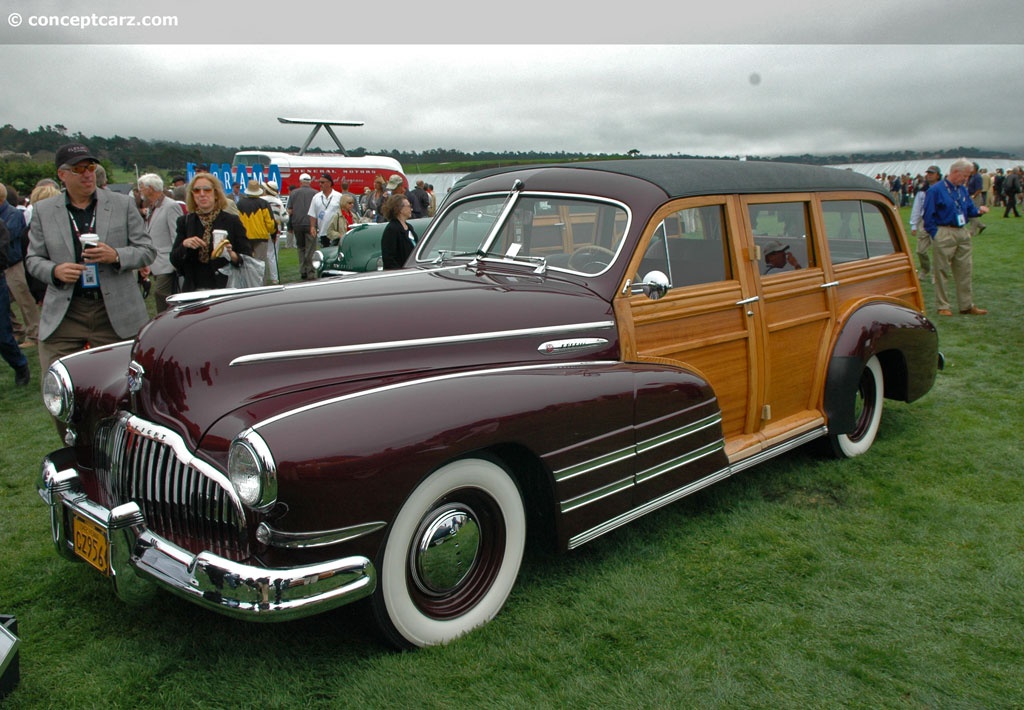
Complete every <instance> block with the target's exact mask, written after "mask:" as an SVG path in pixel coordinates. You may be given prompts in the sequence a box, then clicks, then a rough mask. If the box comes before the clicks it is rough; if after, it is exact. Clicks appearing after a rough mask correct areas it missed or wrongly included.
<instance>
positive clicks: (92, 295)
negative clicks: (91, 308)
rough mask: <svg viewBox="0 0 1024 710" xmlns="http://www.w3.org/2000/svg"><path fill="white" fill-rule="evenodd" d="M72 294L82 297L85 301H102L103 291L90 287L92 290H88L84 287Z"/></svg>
mask: <svg viewBox="0 0 1024 710" xmlns="http://www.w3.org/2000/svg"><path fill="white" fill-rule="evenodd" d="M74 295H75V298H84V299H86V300H87V301H102V300H103V293H102V292H101V291H100V290H99V289H98V288H97V289H92V290H89V291H86V290H85V289H82V290H81V291H75V294H74Z"/></svg>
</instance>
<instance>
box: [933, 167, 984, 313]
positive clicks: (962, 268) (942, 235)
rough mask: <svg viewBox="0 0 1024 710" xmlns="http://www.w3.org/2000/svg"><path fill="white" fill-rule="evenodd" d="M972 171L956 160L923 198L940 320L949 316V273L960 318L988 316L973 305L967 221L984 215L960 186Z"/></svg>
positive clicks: (982, 209) (965, 189)
mask: <svg viewBox="0 0 1024 710" xmlns="http://www.w3.org/2000/svg"><path fill="white" fill-rule="evenodd" d="M973 169H974V164H973V163H971V161H969V160H965V159H963V158H960V159H959V160H956V161H954V162H953V164H952V165H951V166H950V167H949V174H948V175H946V177H945V178H944V179H943V180H939V181H938V182H937V183H935V184H934V185H932V186H931V187H930V188H928V192H927V193H925V198H924V230H925V231H926V232H928V234H929V236H931V238H932V260H933V261H934V262H935V263H934V267H933V273H934V274H935V306H936V308H937V309H938V314H939V315H940V316H951V315H953V311H952V309H951V308H950V302H949V296H948V294H947V288H948V285H949V277H950V274H951V273H952V276H953V281H954V283H955V284H956V300H957V305H958V306H959V309H960V313H961V314H963V315H971V316H983V315H985V314H986V313H988V311H987V310H985V309H984V308H978V306H976V305H975V303H974V293H973V286H972V283H971V279H972V275H971V270H972V268H973V266H972V261H971V236H972V235H971V229H970V228H969V226H968V223H969V222H970V220H971V219H972V218H974V217H977V216H979V215H983V214H985V213H986V212H988V207H986V206H982V207H978V206H977V205H975V204H974V201H973V200H971V196H970V195H969V194H968V193H967V188H966V187H964V183H966V182H967V178H968V177H969V176H970V174H971V171H972V170H973Z"/></svg>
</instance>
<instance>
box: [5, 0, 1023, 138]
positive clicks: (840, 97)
mask: <svg viewBox="0 0 1024 710" xmlns="http://www.w3.org/2000/svg"><path fill="white" fill-rule="evenodd" d="M19 2H21V0H14V5H15V6H16V5H18V3H19ZM78 4H79V3H76V5H78ZM94 4H95V5H97V7H92V6H90V12H92V13H94V14H95V13H101V15H100V16H101V17H103V15H102V13H105V12H109V13H116V12H130V13H133V14H136V15H137V13H139V12H141V11H143V10H141V9H140V7H141V6H140V4H139V3H134V2H124V1H123V0H98V1H97V2H96V3H94ZM846 4H848V3H846ZM58 5H64V6H67V5H68V3H58V2H55V1H54V0H49V1H46V0H37V2H35V3H33V4H29V3H28V2H27V0H26V1H25V3H24V7H23V8H18V7H12V8H11V10H12V11H13V12H11V14H9V15H8V17H7V18H6V19H7V21H6V22H4V23H3V24H2V26H0V44H2V46H0V60H2V61H3V66H4V67H5V68H6V69H7V70H8V81H7V82H6V84H7V87H8V91H6V92H5V98H4V100H3V104H2V106H3V109H2V110H0V122H2V123H10V124H13V125H14V126H16V127H17V128H27V129H29V130H32V129H34V128H36V127H37V126H40V125H55V124H63V125H64V126H66V127H67V128H68V129H69V131H70V132H72V133H76V132H79V131H80V132H82V133H84V134H85V135H87V136H89V135H102V136H111V135H114V134H118V135H122V136H137V137H140V138H145V139H168V140H178V141H182V142H201V143H219V144H224V145H242V144H245V145H285V146H287V145H301V143H302V142H303V140H304V139H305V137H306V134H307V132H308V129H307V128H306V127H304V126H285V125H282V124H280V123H278V121H277V117H278V116H286V117H300V118H330V119H352V120H360V121H364V122H365V126H363V127H359V128H340V129H337V130H338V133H339V137H340V138H341V140H342V141H343V142H344V143H345V145H346V146H347V147H353V148H354V147H360V146H361V147H365V148H367V149H370V150H377V149H387V148H397V149H400V150H414V151H423V150H429V149H431V148H455V149H459V150H463V151H467V152H474V151H484V150H495V151H504V150H513V151H514V150H523V151H531V150H538V151H567V152H589V153H616V152H625V151H628V150H630V149H634V148H635V149H637V150H639V151H640V152H641V153H645V154H650V153H659V154H676V153H679V154H699V155H765V156H770V155H779V154H803V153H813V154H834V153H850V152H858V151H884V150H901V149H909V150H926V151H927V150H940V149H947V148H956V147H958V146H972V147H978V148H986V149H1007V150H1012V151H1015V152H1016V153H1017V154H1018V155H1024V132H1022V118H1024V45H1022V44H1020V39H1019V38H1020V37H1022V36H1024V32H1022V31H1021V27H1022V23H1021V21H1020V20H1017V21H1016V22H1015V24H1016V26H1015V27H1014V26H1013V24H1014V23H1013V22H1010V23H1007V22H1006V21H1005V18H1011V17H1013V16H1015V15H1016V16H1022V14H1021V13H1020V11H1019V5H1018V4H1017V2H1016V1H1014V2H1011V1H1010V0H993V1H992V2H977V3H966V2H963V1H962V0H952V1H951V0H933V1H932V2H930V3H903V4H894V3H890V2H881V1H880V0H863V2H861V3H859V4H858V5H857V7H856V8H854V9H850V8H848V7H845V6H844V5H845V4H844V3H836V2H832V1H831V0H819V1H818V2H810V1H809V0H790V1H789V2H787V3H785V4H784V5H783V4H782V3H778V7H774V6H773V4H772V3H756V4H754V3H751V4H749V7H744V4H743V3H738V4H737V3H721V4H720V5H721V8H718V7H712V8H702V9H701V10H699V11H696V13H695V11H693V10H690V9H687V8H686V7H685V6H686V3H682V4H679V6H678V7H677V8H676V9H673V10H667V11H666V10H664V9H662V8H661V4H660V3H650V4H649V3H648V0H638V1H635V2H625V3H613V4H611V5H608V6H607V8H606V9H605V10H599V9H598V6H597V5H595V4H593V3H580V2H563V3H562V4H558V5H557V6H556V5H555V4H554V3H551V2H547V3H542V2H538V1H537V0H524V1H522V2H520V3H516V4H513V5H503V4H494V5H491V6H486V7H487V8H488V9H486V10H485V9H484V8H485V6H484V5H482V4H477V3H468V2H463V0H456V1H454V2H451V3H447V4H440V5H439V4H438V3H434V4H432V5H429V6H427V5H423V6H422V7H424V8H426V7H431V8H435V9H434V11H433V12H432V13H431V14H429V15H426V14H425V15H424V17H423V18H421V20H420V21H418V22H417V21H414V13H413V12H412V11H411V10H410V8H416V7H420V6H418V5H413V4H408V5H402V6H401V7H397V6H390V5H383V6H380V7H379V9H378V10H377V11H375V14H376V19H375V20H374V22H372V23H368V22H366V21H365V20H364V19H361V18H362V16H363V15H365V12H364V11H363V10H359V9H357V6H356V5H351V4H346V5H347V7H348V8H349V9H348V10H343V9H342V4H338V5H332V6H331V7H327V6H326V5H325V6H324V7H318V6H317V5H316V4H315V3H305V4H303V5H302V7H304V8H308V9H307V10H306V11H305V18H304V20H302V21H301V22H300V21H298V19H296V18H293V19H288V18H287V17H286V16H287V15H289V13H290V12H291V10H290V9H289V6H287V5H285V4H282V3H275V4H274V5H273V6H270V5H267V6H266V8H265V9H263V10H262V11H259V10H258V8H260V4H259V3H256V4H253V3H251V2H250V3H246V4H244V5H243V4H235V3H230V7H225V8H224V9H214V10H211V9H209V7H208V4H207V3H196V2H194V1H193V0H179V2H175V3H166V4H161V5H159V6H146V8H145V10H144V11H146V12H159V13H163V12H165V11H168V10H169V11H171V12H174V13H177V15H176V18H177V19H176V20H175V21H176V22H177V23H178V24H177V26H176V27H175V28H173V29H162V30H146V31H140V30H128V29H124V28H116V29H112V28H96V27H93V28H88V29H82V28H79V27H71V26H67V27H60V26H55V25H54V24H53V23H54V20H53V19H46V20H43V21H42V22H44V23H49V26H48V27H45V28H40V27H39V26H38V25H39V24H40V20H39V19H38V17H48V18H52V16H55V13H57V12H68V10H67V9H66V7H65V8H64V9H61V10H56V9H54V8H56V7H57V6H58ZM228 5H229V4H227V3H225V6H228ZM99 6H103V7H102V8H101V7H99ZM904 6H907V7H904ZM909 6H913V7H909ZM783 7H784V8H785V10H783V9H781V8H783ZM47 8H49V9H47ZM201 8H202V9H201ZM243 8H244V9H243ZM331 8H333V9H331ZM445 8H449V12H448V13H447V14H446V13H445ZM925 8H928V10H927V12H923V15H926V16H923V17H916V16H915V13H917V14H918V15H921V14H922V11H923V10H924V9H925ZM79 12H81V10H79ZM14 14H17V15H18V17H17V18H15V19H13V20H12V15H14ZM32 18H36V19H35V20H34V25H35V26H32V27H30V21H31V20H32ZM93 21H94V22H95V19H94V20H93ZM19 23H20V24H19ZM378 39H380V40H383V41H386V42H388V43H377V40H378ZM297 40H303V41H304V42H305V43H304V44H301V45H299V44H286V43H288V42H295V41H297ZM467 40H469V41H482V40H487V41H495V42H498V44H490V45H478V44H465V43H464V42H466V41H467ZM140 42H158V44H155V45H152V46H144V45H142V44H140ZM240 42H246V44H242V43H240ZM557 42H561V43H557ZM680 42H685V43H684V44H681V43H680ZM19 43H20V44H19ZM69 43H70V44H69ZM314 145H320V146H322V147H325V148H327V147H330V146H331V145H332V143H331V141H330V139H329V138H328V137H326V136H323V137H322V138H321V139H318V140H317V141H316V143H314ZM0 148H2V146H0Z"/></svg>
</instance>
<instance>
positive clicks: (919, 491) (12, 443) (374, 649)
mask: <svg viewBox="0 0 1024 710" xmlns="http://www.w3.org/2000/svg"><path fill="white" fill-rule="evenodd" d="M906 212H907V210H904V215H906ZM1001 214H1002V211H1001V210H999V211H998V214H997V215H993V216H989V217H987V218H986V219H985V221H986V222H987V224H988V225H989V226H988V229H987V230H986V231H985V233H984V234H983V235H981V236H980V237H978V238H977V241H976V245H975V252H974V253H975V277H974V284H975V297H976V300H977V303H978V304H979V305H980V306H983V307H986V308H988V309H989V310H990V314H989V315H988V316H985V317H961V316H957V317H953V318H942V319H939V318H938V317H937V316H934V313H935V309H934V302H933V297H932V291H931V286H930V284H927V283H926V284H925V290H926V295H927V303H928V312H929V315H931V316H933V317H934V319H935V320H936V324H937V327H938V328H939V334H940V347H941V349H942V350H943V352H944V353H945V355H946V358H947V367H946V369H945V371H943V372H942V373H940V374H939V378H938V382H937V384H936V386H935V387H934V389H933V390H932V391H931V392H930V393H929V394H928V395H927V396H926V397H925V398H924V399H922V400H921V401H919V402H915V403H913V404H910V405H906V404H900V403H887V408H886V411H885V414H884V415H883V420H882V430H881V433H880V435H879V440H878V442H877V443H876V445H875V447H874V448H873V449H872V450H871V451H870V452H869V453H868V454H867V455H865V456H862V457H860V458H858V459H854V460H850V461H833V460H829V459H827V458H824V457H822V456H819V455H818V453H817V451H816V450H815V449H814V448H812V447H807V448H805V449H801V450H797V451H795V452H792V453H790V454H788V455H786V456H784V457H783V458H780V459H776V460H774V461H771V462H769V463H767V464H764V465H761V466H759V467H757V468H755V469H752V470H750V471H747V472H744V473H743V474H741V475H739V476H737V477H734V478H733V479H730V480H728V481H726V482H724V483H722V484H719V485H718V486H715V487H713V488H711V489H709V490H706V491H704V492H701V493H699V494H696V495H694V496H691V497H690V498H687V499H684V500H683V501H681V502H679V503H677V504H675V505H673V506H670V507H668V508H666V509H663V510H661V511H658V512H657V513H655V514H653V515H651V516H648V517H647V518H645V519H643V520H641V521H639V522H638V523H636V524H634V525H632V526H630V527H628V528H626V529H623V530H620V531H617V532H615V533H613V534H610V535H607V536H605V537H603V538H601V539H599V540H597V541H596V542H594V543H591V544H590V545H588V546H585V547H584V548H582V549H580V550H577V551H575V552H572V553H570V554H567V555H547V554H540V553H535V554H532V555H530V556H528V558H527V560H526V561H525V562H524V565H523V569H522V572H521V574H520V579H519V583H518V585H517V587H516V589H515V590H514V591H513V593H512V596H511V598H510V599H509V602H508V604H507V606H506V608H505V610H504V611H503V612H502V613H501V614H500V615H499V616H498V617H497V618H496V619H495V620H494V621H493V622H492V623H491V624H489V625H488V626H486V627H484V628H482V629H479V630H478V631H476V632H475V633H473V634H471V635H470V636H468V637H466V638H464V639H461V640H459V641H457V642H455V643H453V644H451V645H449V646H446V647H441V648H432V649H426V650H421V651H416V652H411V653H395V652H393V651H392V650H390V648H389V647H388V646H386V645H385V644H384V643H383V642H382V641H381V640H380V639H379V638H378V636H377V635H376V632H375V631H374V629H373V626H372V623H371V622H370V620H369V616H370V614H369V608H368V606H366V605H365V604H363V603H359V604H356V605H353V606H350V607H345V608H342V609H339V610H337V611H335V612H331V613H328V614H325V615H322V616H319V617H314V618H312V619H307V620H300V621H296V622H290V623H285V624H272V625H256V624H249V623H245V622H239V621H234V620H231V619H227V618H224V617H221V616H219V615H216V614H213V613H209V612H206V611H203V610H200V609H197V608H196V607H195V606H193V605H191V604H189V603H187V602H185V601H182V600H179V599H177V598H176V597H173V596H171V595H169V594H165V593H159V592H158V593H154V594H153V595H152V597H151V598H150V600H149V602H148V603H146V604H144V605H141V606H128V605H126V604H124V603H122V602H120V601H118V600H117V599H116V598H115V596H114V595H113V593H112V591H111V590H110V589H109V588H108V587H107V585H106V584H105V582H104V581H103V580H102V579H100V578H99V577H98V576H97V575H96V574H94V573H93V572H92V571H91V569H90V568H88V567H87V566H86V565H84V564H72V563H70V562H67V561H65V560H64V559H62V558H58V556H57V555H56V553H55V552H54V550H53V548H52V544H51V543H50V540H49V537H50V531H49V522H48V519H47V510H46V508H45V506H44V505H43V503H42V502H41V501H40V499H39V497H38V495H37V494H36V491H35V480H36V477H37V474H38V468H39V462H40V459H41V457H42V456H43V455H44V454H45V453H47V452H49V451H50V450H52V449H54V448H56V447H57V445H58V443H59V442H58V439H57V436H56V433H55V429H54V427H53V425H52V423H51V422H50V420H49V416H48V415H47V414H46V412H45V410H44V409H43V406H42V404H41V403H40V400H39V393H38V385H37V383H38V378H39V371H38V363H37V362H36V361H34V360H33V359H32V357H30V362H32V363H33V385H32V386H31V387H29V388H19V389H15V388H14V386H13V384H12V381H13V378H12V374H11V372H10V371H9V370H4V371H3V372H2V373H0V374H2V377H3V379H2V381H0V571H2V574H3V576H2V580H3V583H2V585H0V614H13V615H15V616H17V618H18V621H19V625H20V637H21V639H22V647H21V658H20V666H21V683H20V685H19V686H18V687H17V689H16V690H15V691H14V693H13V694H12V695H11V696H9V697H8V698H7V699H6V701H5V708H12V709H14V708H37V707H61V708H64V707H88V708H96V707H125V708H129V707H174V708H178V707H229V706H234V707H246V706H255V705H257V704H258V705H259V706H260V707H262V708H296V707H342V706H346V705H350V704H351V705H355V706H357V707H371V708H376V707H389V708H404V707H424V708H435V707H436V708H452V707H502V708H532V707H659V708H662V707H663V708H669V707H671V708H678V707H702V708H703V707H724V708H748V707H761V708H777V707H787V708H807V707H838V706H842V707H863V708H877V707H894V708H1002V707H1022V706H1024V604H1022V601H1021V600H1022V596H1024V476H1022V472H1021V461H1022V460H1024V446H1022V444H1021V428H1022V424H1024V397H1022V396H1021V395H1022V386H1021V370H1022V365H1024V356H1022V353H1024V289H1022V288H1021V286H1022V283H1024V279H1022V277H1021V275H1020V272H1021V270H1022V268H1024V219H1018V220H1014V219H1007V220H1004V219H1002V217H1001ZM282 260H283V268H282V274H283V276H284V280H285V281H294V280H296V279H297V272H298V270H297V267H296V265H295V251H294V250H283V252H282ZM32 355H33V356H34V351H33V353H32Z"/></svg>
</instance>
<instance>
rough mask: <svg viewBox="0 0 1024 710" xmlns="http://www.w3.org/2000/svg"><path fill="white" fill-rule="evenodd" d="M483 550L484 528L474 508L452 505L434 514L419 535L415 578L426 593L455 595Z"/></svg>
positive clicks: (435, 511)
mask: <svg viewBox="0 0 1024 710" xmlns="http://www.w3.org/2000/svg"><path fill="white" fill-rule="evenodd" d="M479 550H480V526H479V524H478V523H477V518H476V515H475V514H474V512H473V510H472V508H470V507H469V506H466V505H462V504H448V505H444V506H442V507H440V508H437V509H435V510H433V511H431V512H430V513H429V514H428V515H427V516H426V517H425V518H424V520H423V524H422V525H421V526H420V529H419V532H418V533H417V536H416V545H415V547H414V548H413V550H412V559H411V560H410V562H411V563H412V564H411V567H412V569H411V572H412V577H413V579H414V580H415V582H416V586H417V587H419V589H420V590H421V591H422V592H424V593H425V594H428V595H431V596H442V595H445V594H449V593H451V592H452V591H453V590H455V589H457V588H458V587H459V585H460V584H461V583H462V582H463V581H464V580H465V579H466V577H467V576H469V573H470V572H471V571H472V569H473V566H474V564H475V563H476V559H477V553H478V552H479Z"/></svg>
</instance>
